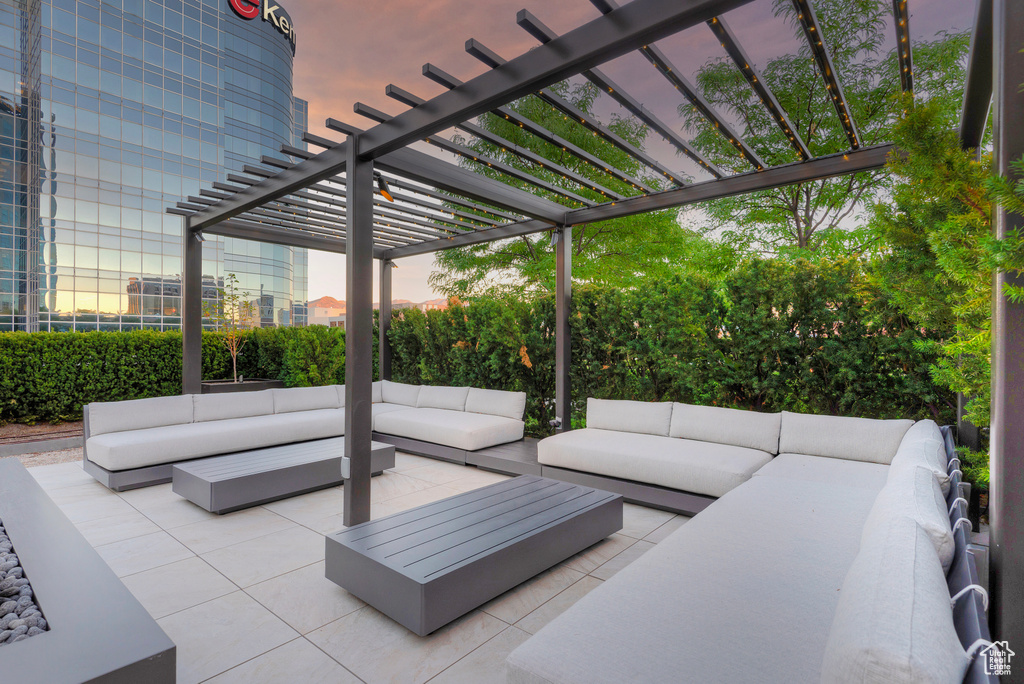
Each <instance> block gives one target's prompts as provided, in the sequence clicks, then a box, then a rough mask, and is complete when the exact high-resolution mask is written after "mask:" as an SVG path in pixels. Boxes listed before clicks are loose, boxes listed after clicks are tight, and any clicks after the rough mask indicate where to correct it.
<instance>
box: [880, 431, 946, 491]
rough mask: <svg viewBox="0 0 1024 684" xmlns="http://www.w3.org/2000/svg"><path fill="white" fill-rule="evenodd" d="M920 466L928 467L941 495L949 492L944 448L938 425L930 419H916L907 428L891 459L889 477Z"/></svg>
mask: <svg viewBox="0 0 1024 684" xmlns="http://www.w3.org/2000/svg"><path fill="white" fill-rule="evenodd" d="M918 466H921V467H924V468H928V469H929V470H931V471H932V474H933V475H935V479H936V480H938V482H939V487H940V488H941V490H942V494H943V496H945V495H946V494H948V493H949V474H948V472H947V464H946V449H945V445H944V443H943V440H942V433H941V432H939V426H938V425H936V424H935V422H934V421H931V420H921V421H918V422H917V423H916V424H915V425H914V427H912V428H911V429H910V430H907V434H906V436H905V437H904V438H903V442H902V443H900V448H899V449H897V450H896V455H895V456H893V459H892V467H891V468H890V469H889V477H890V478H892V477H894V476H896V475H897V474H898V473H899V472H900V471H902V470H907V469H909V470H913V469H914V468H916V467H918Z"/></svg>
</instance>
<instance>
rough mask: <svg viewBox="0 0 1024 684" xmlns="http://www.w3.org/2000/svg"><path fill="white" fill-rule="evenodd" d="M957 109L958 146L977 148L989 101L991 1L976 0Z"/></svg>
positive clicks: (983, 133)
mask: <svg viewBox="0 0 1024 684" xmlns="http://www.w3.org/2000/svg"><path fill="white" fill-rule="evenodd" d="M968 55H969V56H968V61H967V83H966V84H965V85H964V99H963V104H962V105H961V108H960V111H961V114H960V146H961V147H962V148H963V149H965V150H970V149H979V148H980V147H981V141H982V140H983V139H984V137H985V124H986V122H987V121H988V112H989V109H990V108H991V103H992V0H978V8H977V11H976V12H975V15H974V29H973V30H972V31H971V50H970V52H969V53H968Z"/></svg>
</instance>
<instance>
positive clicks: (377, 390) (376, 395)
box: [341, 380, 384, 407]
mask: <svg viewBox="0 0 1024 684" xmlns="http://www.w3.org/2000/svg"><path fill="white" fill-rule="evenodd" d="M382 384H383V381H382V380H378V381H377V382H375V383H373V385H372V387H371V390H372V395H371V397H372V398H371V399H370V401H371V402H372V403H374V404H381V403H383V402H384V390H382V389H381V385H382ZM342 387H344V385H342ZM341 405H342V406H343V407H344V406H345V402H344V400H342V404H341Z"/></svg>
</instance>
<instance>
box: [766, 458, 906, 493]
mask: <svg viewBox="0 0 1024 684" xmlns="http://www.w3.org/2000/svg"><path fill="white" fill-rule="evenodd" d="M766 475H767V476H769V477H785V478H789V479H792V480H804V481H805V482H827V483H832V484H841V485H846V486H847V487H862V488H864V489H870V490H871V491H873V492H875V493H876V494H877V493H878V492H880V491H882V487H884V486H885V483H886V478H887V477H888V476H889V466H884V465H882V464H881V463H867V462H865V461H847V460H845V459H842V458H828V457H825V456H808V455H807V454H779V455H778V456H776V457H775V458H773V459H772V460H771V463H769V464H768V465H766V466H764V467H763V468H761V469H760V470H758V471H757V472H756V473H754V477H763V476H766Z"/></svg>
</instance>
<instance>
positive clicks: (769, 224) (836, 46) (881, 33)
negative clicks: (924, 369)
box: [680, 0, 969, 256]
mask: <svg viewBox="0 0 1024 684" xmlns="http://www.w3.org/2000/svg"><path fill="white" fill-rule="evenodd" d="M774 9H775V14H776V15H777V16H781V17H783V18H785V19H786V21H787V23H788V24H789V25H790V27H791V28H792V30H793V31H794V34H795V35H796V36H797V39H798V40H799V43H800V45H801V47H800V49H799V51H798V52H797V53H796V54H787V55H782V56H780V57H777V58H774V59H771V60H770V61H769V62H768V63H767V65H764V68H763V69H761V75H762V78H763V80H764V82H765V83H766V84H767V85H768V86H769V87H770V88H771V90H772V92H774V94H775V96H776V97H777V99H778V100H779V102H780V104H781V105H782V108H783V109H784V110H785V111H786V113H787V115H788V117H789V119H790V121H791V122H792V123H793V126H794V128H795V129H796V132H797V134H798V135H799V136H800V137H801V139H803V141H804V142H805V143H806V145H807V147H808V149H809V150H810V151H811V154H812V155H813V156H816V157H817V156H822V155H828V154H836V153H839V152H844V151H846V150H848V149H849V147H850V143H849V141H848V139H847V136H846V133H845V131H844V129H843V127H842V125H841V121H840V119H839V116H838V114H837V113H836V111H835V109H834V107H833V105H832V103H831V99H830V93H829V91H828V90H826V88H825V84H824V81H823V80H822V78H821V77H820V75H819V73H818V71H817V64H816V62H815V61H814V59H813V57H812V55H811V52H810V47H809V46H808V45H807V43H806V39H805V38H804V35H803V30H802V28H801V27H800V24H799V21H798V19H797V17H796V9H795V6H794V4H793V3H792V2H789V0H775V3H774ZM815 11H816V14H817V16H818V20H819V23H820V24H821V26H822V32H823V34H824V36H825V39H826V41H827V42H828V45H827V47H828V50H829V52H830V54H831V56H832V61H833V64H834V65H835V70H836V75H837V77H838V79H839V81H840V82H841V84H842V87H843V90H844V92H845V94H846V98H847V105H848V107H849V109H850V111H851V114H852V118H853V121H854V122H855V123H856V125H857V128H858V131H859V134H860V136H859V138H858V142H859V143H860V145H862V146H867V145H873V144H877V143H882V142H889V141H891V134H892V129H893V126H894V124H895V123H896V120H897V116H898V114H899V100H898V98H896V95H897V94H898V91H899V87H900V79H899V72H898V68H899V67H898V63H897V60H896V56H895V53H894V52H892V51H889V52H883V50H884V46H885V44H886V37H887V35H886V32H887V31H888V27H887V23H886V17H887V16H888V15H890V14H891V11H892V6H891V3H889V2H887V0H820V1H819V2H817V3H815ZM968 45H969V38H968V35H967V34H966V33H961V34H945V33H943V34H940V35H939V36H938V37H937V38H936V39H935V40H934V41H930V42H928V41H922V42H915V45H914V83H915V88H916V90H917V93H918V95H919V96H925V97H930V98H931V99H932V100H933V101H935V102H936V103H937V105H938V106H940V107H941V108H942V109H943V111H944V112H952V111H955V110H956V108H957V107H958V105H959V103H960V97H961V93H962V91H963V83H964V79H965V75H964V60H963V57H964V56H965V55H966V51H967V49H968ZM696 80H697V86H698V88H699V89H700V90H701V92H702V93H703V94H704V96H705V98H706V99H707V100H708V101H709V102H710V103H711V104H712V105H714V106H715V108H716V109H717V110H718V111H720V112H723V113H725V112H728V113H730V114H731V115H732V116H733V117H734V118H735V119H736V120H738V121H739V131H738V133H739V134H740V135H742V136H743V138H744V139H745V140H746V141H747V142H748V143H749V144H750V146H751V147H752V148H754V150H755V151H757V153H758V154H759V155H761V157H762V158H763V159H764V160H765V161H766V163H768V164H772V165H774V164H783V163H787V162H793V161H798V160H799V157H798V155H797V152H796V150H795V148H794V147H793V146H792V145H791V144H790V143H789V141H788V139H787V137H786V135H785V134H784V133H783V131H782V129H781V127H780V126H779V125H778V123H777V122H776V121H775V120H774V119H773V118H771V116H770V115H769V112H768V110H767V109H766V108H765V107H764V105H763V104H762V103H761V101H760V100H759V99H758V98H757V96H756V94H755V93H754V91H753V90H752V89H751V88H750V86H749V85H748V84H747V83H746V81H745V79H744V78H743V76H742V74H741V73H740V71H739V70H738V69H737V68H736V67H735V65H733V64H732V62H730V61H728V60H726V59H725V58H722V59H718V60H714V61H711V62H709V63H708V64H706V65H704V66H703V67H702V68H701V70H700V72H699V73H698V76H697V79H696ZM680 114H682V115H683V116H684V117H685V119H686V121H687V125H688V126H689V128H690V129H691V130H696V131H697V134H696V137H695V138H694V146H695V147H696V148H697V149H699V150H700V151H701V152H703V153H704V154H705V155H707V156H708V157H709V158H710V159H711V160H713V161H714V162H715V163H717V164H718V165H720V166H722V167H723V168H727V169H732V170H733V171H749V170H751V167H750V165H749V163H748V162H746V161H745V160H743V158H742V157H740V155H739V153H738V152H737V150H736V148H735V147H734V146H733V145H732V144H731V143H730V142H729V140H728V139H727V138H726V137H725V136H723V135H721V133H720V132H719V131H718V130H717V129H716V128H715V127H714V126H712V125H711V124H710V123H708V121H707V120H706V119H704V118H703V117H702V116H701V115H700V114H699V112H697V111H696V109H695V108H694V107H692V106H691V105H689V104H685V105H682V106H680ZM885 183H886V181H885V176H884V175H883V174H880V173H878V172H866V173H858V174H854V175H850V176H845V177H839V178H830V179H825V180H820V181H813V182H807V183H800V184H797V185H791V186H787V187H784V188H776V189H773V190H767V191H763V192H758V193H751V194H747V195H740V196H737V197H729V198H725V199H720V200H714V201H710V202H705V203H703V204H701V207H700V208H701V210H702V212H704V213H703V214H702V220H703V218H704V217H705V216H706V217H707V218H709V219H710V222H709V223H708V224H707V226H705V228H704V230H705V232H707V233H714V234H716V235H720V236H721V238H722V239H723V240H724V241H725V242H726V243H727V244H730V245H733V246H734V247H735V248H737V249H739V250H741V251H747V252H755V253H762V254H772V255H780V254H797V255H805V256H806V255H807V254H808V253H810V252H813V253H818V254H824V255H832V256H836V255H839V256H843V255H849V254H857V253H861V252H863V251H864V250H865V249H867V248H868V247H869V246H870V245H871V244H872V240H873V237H874V236H873V234H872V233H871V231H868V230H865V229H863V228H862V227H861V228H852V229H851V227H850V226H851V223H852V222H854V221H855V220H856V219H857V218H859V217H860V213H861V212H862V211H863V207H864V204H865V203H867V202H870V201H871V200H873V199H874V198H875V197H876V196H877V194H878V193H879V192H880V191H882V190H884V188H885Z"/></svg>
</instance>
